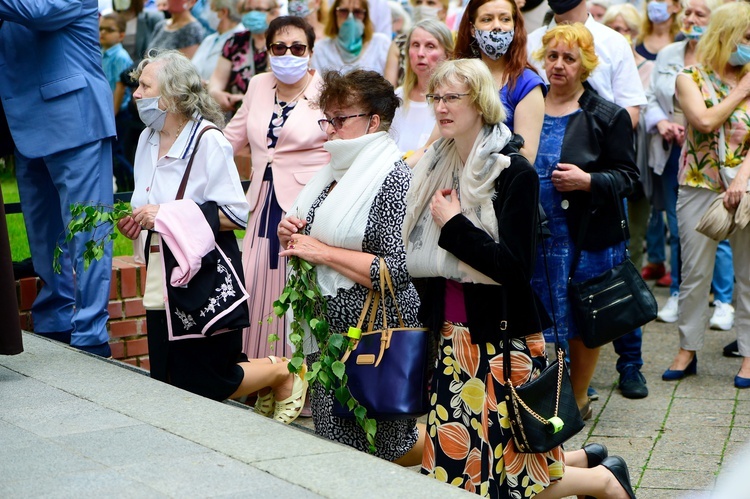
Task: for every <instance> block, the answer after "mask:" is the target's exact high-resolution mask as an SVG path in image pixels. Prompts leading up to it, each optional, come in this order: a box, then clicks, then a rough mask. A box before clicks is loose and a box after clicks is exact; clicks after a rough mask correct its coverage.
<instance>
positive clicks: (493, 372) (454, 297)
mask: <svg viewBox="0 0 750 499" xmlns="http://www.w3.org/2000/svg"><path fill="white" fill-rule="evenodd" d="M101 3H102V2H99V4H101ZM105 3H106V2H105ZM150 3H151V2H150V0H146V1H145V2H144V0H114V1H113V2H112V5H108V6H105V7H104V8H102V6H101V5H99V4H97V1H96V0H72V1H71V0H49V1H47V2H42V3H40V2H37V1H32V0H14V1H5V0H0V67H5V68H7V70H6V71H5V72H4V74H3V81H4V82H5V83H4V84H3V85H0V98H1V99H0V104H1V105H2V107H0V118H3V119H2V120H0V130H2V125H3V124H4V123H3V122H5V121H7V125H8V128H9V131H10V133H9V134H8V135H7V137H0V138H2V139H3V140H2V141H0V146H2V149H0V151H2V152H3V153H4V154H7V153H11V152H12V153H13V154H14V155H15V158H16V176H17V179H18V184H19V194H20V197H21V205H22V210H23V213H24V218H25V221H26V225H27V227H33V230H29V245H30V249H31V254H32V259H33V263H34V268H35V270H36V271H37V273H38V274H39V276H40V277H41V279H42V280H43V282H44V286H43V287H42V290H41V292H40V293H39V296H38V298H37V299H36V301H35V302H34V305H33V308H32V315H33V322H34V330H35V332H36V333H37V334H40V335H42V336H46V337H48V338H51V339H55V340H58V341H63V342H65V343H68V344H70V345H72V346H74V347H77V348H79V349H82V350H85V351H89V352H92V353H95V354H98V355H101V356H104V357H108V356H110V355H111V352H110V349H109V345H108V333H107V327H106V322H107V317H108V316H107V303H106V299H107V297H108V296H109V285H110V281H109V280H110V266H111V246H110V245H108V246H107V247H106V249H105V251H104V254H103V255H102V258H101V259H100V260H98V261H95V262H93V263H92V264H91V265H90V266H88V268H87V269H86V270H84V268H85V266H84V258H83V251H84V250H85V247H86V242H87V238H88V235H87V234H86V233H80V234H77V235H76V236H75V237H74V238H73V239H72V240H71V241H70V242H69V243H66V244H63V245H62V246H63V254H62V255H61V258H60V261H61V262H62V272H61V273H60V274H58V273H55V272H53V270H52V259H53V254H54V252H55V246H56V245H57V243H58V239H59V237H60V236H59V235H60V234H61V233H62V229H63V227H64V226H65V225H66V224H67V223H68V221H69V220H70V213H69V210H68V206H69V205H70V204H71V203H73V202H77V201H85V202H89V203H99V204H101V205H106V204H108V203H109V204H111V202H112V196H113V191H114V190H121V191H131V190H132V192H133V194H132V199H131V206H132V209H133V211H132V215H129V216H126V217H125V218H123V219H122V220H120V221H119V223H118V224H117V230H119V232H121V233H122V234H123V235H124V236H126V237H127V238H129V239H132V240H133V241H134V245H135V246H137V247H138V249H139V251H142V252H143V254H144V255H145V256H146V264H147V282H146V286H145V292H144V297H143V302H144V307H145V308H146V311H147V312H146V313H147V322H148V346H149V357H150V365H151V376H152V377H153V378H155V379H158V380H160V381H163V382H166V383H170V384H172V385H175V386H177V387H179V388H182V389H185V390H188V391H190V392H193V393H196V394H199V395H202V396H205V397H208V398H212V399H215V400H224V399H228V398H231V399H242V400H246V399H248V397H249V400H251V401H254V404H255V406H254V407H255V411H256V412H257V413H258V414H260V415H263V416H266V417H271V418H274V419H275V420H277V421H279V422H282V423H290V422H292V421H293V420H294V419H295V418H297V417H299V415H300V414H303V415H307V413H308V411H309V415H311V416H312V418H313V422H314V425H315V429H316V432H317V433H318V434H319V435H321V436H324V437H326V438H329V439H331V440H335V441H338V442H341V443H344V444H346V445H350V446H352V447H355V448H357V449H360V450H362V451H367V450H368V449H370V448H371V445H370V442H368V438H367V437H368V436H367V434H366V432H365V431H364V430H363V428H361V427H360V426H359V424H357V422H356V420H355V419H348V418H342V417H339V416H337V415H336V413H335V411H334V405H335V397H334V393H333V391H330V390H326V389H322V388H320V387H319V386H316V387H315V389H313V390H312V391H310V388H311V387H308V382H307V379H308V377H306V376H305V371H306V370H307V369H308V368H312V367H313V365H314V364H315V363H316V362H319V361H320V359H321V353H320V351H319V349H318V345H317V343H316V342H315V341H314V340H313V339H312V338H311V337H307V338H305V339H304V341H303V345H304V352H303V353H304V355H305V359H306V360H305V362H306V364H305V365H303V366H302V368H301V369H300V370H299V372H297V373H292V372H290V368H289V362H290V361H289V358H291V357H292V356H293V354H294V346H293V343H294V342H293V341H292V339H291V336H292V335H291V334H290V323H291V321H293V320H298V319H300V318H299V317H297V318H295V317H293V316H291V315H287V316H285V317H280V318H275V319H274V320H272V321H269V320H268V318H269V317H271V316H273V315H274V302H275V301H276V300H277V299H278V298H279V296H280V295H281V294H282V292H283V290H284V287H285V284H286V282H287V275H288V263H289V259H290V258H291V257H297V258H299V259H301V260H303V261H305V262H308V263H309V264H310V265H312V266H314V267H315V268H316V280H317V282H316V284H317V287H318V288H319V289H320V291H321V293H322V295H323V297H324V300H325V305H326V306H325V309H324V310H325V317H324V319H325V320H326V321H327V323H328V325H329V327H330V330H331V331H332V332H346V331H347V330H348V329H349V327H350V326H352V325H354V324H356V323H357V321H358V317H359V315H360V311H361V310H362V308H363V305H364V304H365V303H366V302H367V300H368V296H369V293H370V291H371V290H375V291H379V290H380V281H379V277H380V275H381V270H382V269H381V268H380V267H381V266H383V265H385V266H387V270H388V272H389V274H390V276H391V278H392V282H393V288H394V295H395V300H396V301H395V303H394V302H388V304H387V306H384V308H383V311H382V312H377V313H378V314H382V313H384V314H386V317H388V318H389V322H390V320H391V318H392V317H393V318H394V322H395V318H396V317H398V318H399V319H400V320H402V321H403V323H404V325H405V326H408V327H420V326H424V327H427V328H428V329H429V330H430V331H432V333H433V334H434V337H435V340H436V342H437V343H438V347H437V349H436V351H437V354H436V358H435V359H433V361H434V362H435V365H436V366H437V369H435V370H434V374H433V378H432V380H431V382H430V384H429V388H430V390H431V393H430V409H429V412H428V414H427V416H428V417H427V425H423V424H421V423H418V421H417V420H416V419H413V418H406V419H396V420H392V419H389V420H377V433H376V436H375V449H376V450H375V452H376V455H377V456H378V457H380V458H383V459H387V460H389V461H393V462H395V463H398V464H401V465H404V466H415V465H419V464H421V467H422V473H424V474H426V475H428V476H430V477H433V478H435V479H438V480H441V481H444V482H446V483H450V484H452V485H455V486H459V487H461V488H464V489H466V490H468V491H471V492H474V493H477V494H480V495H489V496H491V497H527V496H529V495H531V496H534V497H538V498H540V499H541V498H552V497H567V496H571V495H580V496H591V497H607V498H627V497H630V498H633V497H635V495H634V492H633V489H632V486H631V484H630V479H629V474H628V470H627V465H626V463H625V462H624V460H623V459H622V458H620V457H617V456H608V451H607V449H606V447H604V446H602V445H599V444H588V445H586V446H585V447H584V448H583V449H578V450H570V449H565V450H563V447H562V446H559V447H555V448H553V449H552V450H550V451H548V452H545V453H536V454H529V453H523V452H521V451H519V449H517V448H516V443H515V441H514V439H513V438H512V433H511V431H510V429H509V421H508V411H507V408H504V407H503V406H504V405H505V404H506V403H507V402H506V400H504V399H503V398H502V397H501V394H502V393H503V392H504V384H505V383H506V380H505V377H504V375H503V373H504V365H503V352H504V348H503V347H504V346H503V338H505V341H508V342H509V343H510V345H509V346H508V345H505V348H506V349H507V348H509V351H510V352H511V354H512V356H513V361H512V362H513V370H512V373H511V381H512V382H513V384H514V385H523V384H524V383H527V382H529V381H531V380H533V379H535V378H537V377H538V376H539V375H540V373H541V371H542V370H543V369H544V368H545V367H546V366H547V365H548V362H549V360H548V358H547V353H546V352H547V348H546V347H545V346H546V345H548V344H549V343H551V342H553V341H555V337H558V338H559V340H561V344H562V345H563V346H564V348H565V351H566V355H567V361H568V366H569V373H570V381H571V385H572V389H573V393H574V396H575V399H576V404H577V406H578V409H579V411H580V414H581V417H582V418H583V419H584V420H585V419H588V418H590V417H591V414H592V412H593V409H592V404H593V403H595V401H596V400H597V394H596V392H595V391H594V390H592V388H591V387H590V383H591V380H592V378H593V376H594V373H595V371H596V368H597V360H598V357H599V350H600V349H599V348H589V347H587V346H586V345H584V343H583V342H582V341H581V336H580V331H579V327H580V325H579V324H577V323H576V321H575V320H574V318H573V313H572V308H571V307H572V304H571V301H570V297H569V292H568V291H569V289H568V288H569V284H570V283H571V282H580V281H583V280H586V279H590V278H592V277H595V276H597V275H600V274H602V273H603V272H606V271H608V270H609V269H612V268H614V267H616V266H617V265H619V264H620V263H621V262H623V260H624V259H626V258H628V257H629V258H630V259H631V260H632V261H633V263H634V264H635V265H636V267H637V268H639V269H641V273H642V276H643V278H644V279H646V280H653V281H656V285H659V286H665V287H669V288H670V298H669V299H668V300H667V302H666V304H665V306H664V307H663V308H662V309H661V310H660V311H659V313H658V317H657V319H658V320H661V321H664V322H676V323H677V325H678V330H679V351H678V352H677V355H676V356H675V357H674V360H673V361H672V363H671V364H670V365H669V366H665V367H667V369H666V370H665V371H664V373H663V375H662V379H663V380H665V381H673V380H679V379H683V378H685V377H686V376H689V375H695V374H697V373H698V369H697V352H698V350H701V349H702V347H703V335H704V333H705V330H706V328H707V327H712V328H717V329H723V330H729V329H731V328H732V327H735V329H736V331H737V342H734V343H733V344H730V345H727V347H726V348H725V352H724V353H725V355H731V356H737V357H742V358H743V362H742V366H741V368H740V370H739V372H738V373H737V375H736V377H735V378H734V386H735V387H737V388H749V387H750V269H748V266H747V264H746V263H745V262H747V261H748V260H745V258H744V256H745V254H744V251H745V250H746V249H749V248H750V229H748V228H747V227H746V225H747V220H749V219H750V212H749V211H748V210H750V207H748V206H746V203H747V199H748V198H746V196H745V193H746V192H747V191H748V190H750V183H749V179H750V154H748V153H749V152H750V3H748V2H744V1H737V2H732V1H729V2H726V3H724V2H722V0H649V1H647V2H646V1H643V2H632V3H629V2H610V1H608V0H591V1H589V2H584V1H582V0H548V2H547V3H548V6H549V8H550V9H551V10H550V14H549V16H547V19H546V22H545V23H544V24H543V25H541V26H539V27H537V28H536V29H534V30H533V31H531V32H527V28H526V25H527V21H526V20H525V18H524V5H525V2H517V1H514V0H468V1H465V2H462V3H461V4H460V5H453V4H451V3H448V2H441V1H439V0H412V1H411V2H405V1H402V2H394V0H391V1H388V0H333V1H332V2H330V3H329V2H327V1H326V0H309V1H307V0H288V1H278V0H210V1H206V2H196V0H168V1H166V2H163V5H160V6H159V8H157V6H156V5H151V4H150ZM641 4H642V5H641ZM40 68H41V69H40ZM31 110H33V112H30V111H31ZM7 139H12V142H13V143H11V144H9V140H7ZM238 154H249V155H250V158H251V161H252V179H251V182H250V186H249V188H248V189H247V190H246V191H243V188H242V185H241V182H240V178H239V175H238V172H237V169H236V167H235V164H234V157H235V155H238ZM717 197H718V199H719V201H718V203H719V204H720V205H722V206H723V207H724V209H725V211H726V213H728V216H729V217H731V219H732V220H733V221H734V220H736V222H733V228H732V230H731V231H730V232H729V235H728V236H725V237H724V238H723V240H714V239H712V238H710V237H707V236H706V235H704V234H703V233H701V232H698V231H697V230H696V225H698V222H699V221H700V220H701V219H702V217H703V215H704V213H706V211H707V210H708V209H709V207H710V206H712V205H714V204H716V200H717ZM0 201H1V198H0ZM623 213H627V215H626V216H623V215H622V214H623ZM735 214H736V217H735ZM741 219H744V223H742V222H741V221H740V220H741ZM3 220H4V217H3ZM542 221H544V224H543V229H542ZM2 229H3V227H2V226H0V232H2V233H4V232H5V231H4V230H2ZM235 230H244V231H245V233H244V237H243V240H242V242H241V244H240V245H238V242H237V241H236V238H235V234H234V231H235ZM540 241H543V242H544V244H540ZM667 241H668V243H667ZM667 244H668V245H669V261H668V262H667V251H666V247H667ZM6 246H7V241H6V240H5V239H0V262H1V263H2V264H3V265H4V266H7V264H8V263H9V260H10V255H9V253H8V252H7V251H4V247H6ZM240 248H241V251H240ZM628 248H629V250H628ZM217 251H218V253H217V254H220V255H222V258H224V260H223V262H224V263H225V264H226V266H227V267H229V269H226V268H224V267H222V265H219V266H218V268H220V269H223V272H225V273H226V274H227V276H228V277H227V280H226V282H225V284H224V285H223V287H224V288H225V289H223V291H222V293H223V295H222V296H223V298H224V299H225V301H226V300H227V299H228V297H231V300H232V303H233V304H234V305H232V310H235V309H236V310H237V311H238V312H240V314H239V315H240V316H242V320H240V321H239V323H233V325H232V326H231V327H226V328H219V329H218V330H214V329H212V330H211V334H208V335H201V334H196V335H187V336H185V337H177V333H176V329H177V326H176V325H175V324H174V321H175V320H176V319H175V316H174V308H175V303H176V302H172V301H171V299H170V298H169V296H171V295H170V294H169V293H170V292H171V291H170V290H171V289H172V288H183V289H188V290H191V289H201V291H200V292H198V291H196V292H195V293H196V294H198V293H203V288H206V287H212V283H213V281H212V280H211V279H212V277H213V274H215V272H213V271H208V272H206V271H205V270H206V269H207V268H210V266H211V265H214V267H216V264H215V260H209V259H207V255H208V254H209V252H210V254H212V255H213V254H214V253H215V252H217ZM644 260H645V263H644ZM208 262H211V263H208ZM184 269H187V270H185V271H184V272H183V270H184ZM201 270H202V271H203V272H202V273H201ZM2 275H3V276H4V277H3V280H4V282H3V283H0V284H3V288H2V290H0V292H2V293H5V294H8V293H7V291H8V289H10V288H9V286H6V284H8V282H6V281H7V279H6V278H5V276H7V275H9V274H8V273H7V272H5V271H4V272H3V273H2ZM231 275H234V276H235V279H234V280H232V279H230V277H231ZM206 282H208V284H206ZM190 286H194V287H193V288H191V287H190ZM6 288H8V289H6ZM735 288H736V298H734V292H735ZM201 296H203V295H201ZM4 302H5V301H4ZM732 303H735V304H736V312H735V308H734V307H733V305H732ZM198 305H200V303H199V304H198ZM709 305H713V307H714V312H713V313H711V312H710V307H709ZM208 308H211V307H208ZM208 308H207V309H204V310H203V311H202V312H201V314H203V313H204V312H206V311H207V310H208ZM212 311H213V309H212ZM177 312H178V314H177V317H179V319H180V320H182V321H183V326H184V327H185V328H188V327H189V326H191V324H190V322H191V321H192V317H190V316H189V315H188V316H186V315H185V313H184V312H181V311H180V310H178V311H177ZM227 313H228V312H227ZM180 314H182V315H180ZM378 317H379V316H378ZM219 318H220V317H218V316H217V318H216V320H219ZM551 318H554V319H555V322H556V323H555V324H552V322H551ZM210 324H211V323H210V322H209V325H208V326H206V327H207V328H208V327H209V326H210ZM19 330H20V328H19V327H18V325H13V327H12V328H11V330H9V331H5V332H4V333H3V334H2V335H0V354H15V353H19V351H20V350H21V347H20V341H19V340H18V334H17V333H18V331H19ZM612 343H613V347H614V349H615V351H616V353H617V355H618V360H617V366H616V367H617V371H618V373H619V381H618V388H619V390H620V392H621V393H622V395H623V396H624V397H627V398H643V397H646V396H648V387H647V381H646V379H645V377H644V376H643V374H642V373H641V367H642V365H643V358H642V353H641V350H642V343H643V331H642V329H641V328H636V329H634V330H633V331H630V332H628V333H627V334H625V335H624V336H621V337H620V338H618V339H616V340H615V341H614V342H612ZM376 419H377V418H376Z"/></svg>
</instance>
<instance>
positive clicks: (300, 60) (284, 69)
mask: <svg viewBox="0 0 750 499" xmlns="http://www.w3.org/2000/svg"><path fill="white" fill-rule="evenodd" d="M268 61H269V63H270V64H271V71H273V75H274V76H275V77H276V79H277V80H279V81H280V82H282V83H286V84H287V85H291V84H293V83H297V82H298V81H300V80H301V79H302V78H304V76H305V74H307V68H308V66H309V65H310V57H309V56H305V57H297V56H294V55H291V54H285V55H275V56H270V57H269V58H268Z"/></svg>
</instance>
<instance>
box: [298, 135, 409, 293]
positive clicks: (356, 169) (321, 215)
mask: <svg viewBox="0 0 750 499" xmlns="http://www.w3.org/2000/svg"><path fill="white" fill-rule="evenodd" d="M323 147H324V148H325V150H326V151H328V152H329V153H331V162H330V163H328V164H327V165H326V166H324V167H323V168H322V169H321V170H320V171H318V173H317V174H316V175H315V176H314V177H313V178H312V179H311V180H310V181H309V182H308V183H307V185H306V186H305V187H304V189H302V192H300V194H299V196H298V197H297V200H296V201H295V202H294V205H293V206H292V208H291V209H290V210H289V213H290V214H294V215H295V216H297V217H299V218H301V219H303V220H304V219H305V217H306V216H307V214H308V213H309V212H310V208H311V207H312V204H313V203H314V202H315V200H316V199H317V198H318V197H319V196H320V193H321V192H323V190H324V189H326V188H327V187H328V186H329V185H330V184H331V182H333V181H336V182H337V184H336V188H335V189H333V190H332V191H331V192H330V193H329V194H328V196H327V197H326V198H325V199H324V200H323V202H322V203H321V204H320V206H319V207H318V208H317V210H316V212H315V222H314V223H313V224H312V227H311V229H310V236H312V237H314V238H315V239H317V240H319V241H320V242H322V243H325V244H328V245H330V246H335V247H337V248H346V249H350V250H354V251H362V241H363V240H364V236H365V227H366V226H367V219H368V217H369V216H370V208H371V206H372V202H373V200H374V199H375V196H376V195H377V193H378V191H380V187H381V186H382V185H383V181H384V180H385V177H386V176H387V175H388V174H389V173H390V172H391V171H392V170H393V165H394V164H395V163H396V162H397V161H398V160H400V159H401V152H400V151H399V149H398V146H396V143H395V142H393V139H391V137H390V136H389V135H388V133H387V132H376V133H371V134H367V135H363V136H361V137H357V138H356V139H349V140H332V141H330V142H326V143H325V145H324V146H323ZM317 278H318V286H319V287H320V290H321V292H322V293H323V294H324V295H325V296H330V297H334V296H336V294H337V292H338V290H339V289H349V288H351V287H352V286H354V281H352V280H351V279H349V278H348V277H345V276H343V275H341V274H340V273H338V272H336V271H335V270H333V269H332V268H330V267H328V266H326V265H318V266H317Z"/></svg>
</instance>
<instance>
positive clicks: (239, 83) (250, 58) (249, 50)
mask: <svg viewBox="0 0 750 499" xmlns="http://www.w3.org/2000/svg"><path fill="white" fill-rule="evenodd" d="M221 55H222V57H224V58H225V59H228V60H229V61H230V62H231V63H232V69H231V72H230V73H229V82H228V83H227V87H226V89H225V91H227V92H229V93H230V94H244V93H245V92H246V91H247V85H248V83H249V82H250V78H252V77H253V75H256V74H259V73H264V72H265V71H266V68H267V65H268V61H267V58H266V51H265V50H263V51H262V52H259V51H257V50H256V49H255V47H254V45H253V39H252V36H251V35H250V32H249V31H240V32H239V33H236V34H235V35H234V36H232V37H231V38H229V39H228V40H227V41H226V42H225V43H224V47H223V48H222V50H221Z"/></svg>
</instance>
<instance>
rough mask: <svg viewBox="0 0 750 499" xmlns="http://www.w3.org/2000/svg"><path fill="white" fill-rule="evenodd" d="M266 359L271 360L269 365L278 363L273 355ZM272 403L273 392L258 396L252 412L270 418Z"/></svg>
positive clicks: (272, 411) (272, 408) (272, 409)
mask: <svg viewBox="0 0 750 499" xmlns="http://www.w3.org/2000/svg"><path fill="white" fill-rule="evenodd" d="M268 358H269V359H271V364H276V363H278V359H277V358H276V357H274V356H273V355H269V356H268ZM274 402H275V399H274V394H273V390H271V391H269V392H268V393H266V394H265V395H258V398H257V399H255V407H254V408H253V410H254V411H255V413H256V414H260V415H261V416H265V417H267V418H270V417H271V416H273V413H274Z"/></svg>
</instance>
